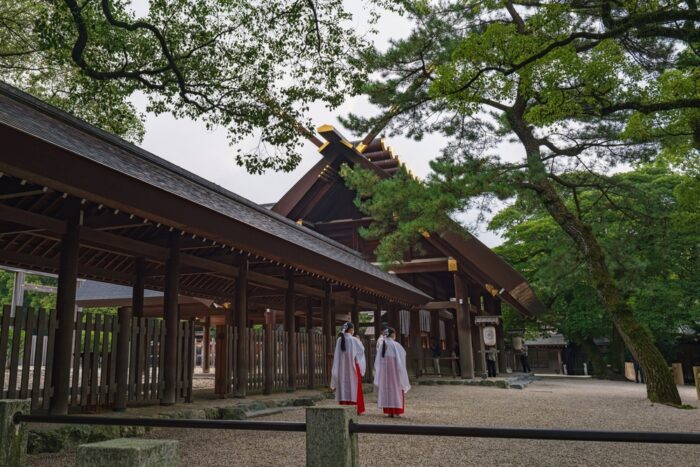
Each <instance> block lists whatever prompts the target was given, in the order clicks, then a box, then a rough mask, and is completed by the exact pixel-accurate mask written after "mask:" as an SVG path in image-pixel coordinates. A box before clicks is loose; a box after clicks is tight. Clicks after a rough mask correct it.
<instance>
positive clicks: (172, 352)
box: [160, 232, 180, 405]
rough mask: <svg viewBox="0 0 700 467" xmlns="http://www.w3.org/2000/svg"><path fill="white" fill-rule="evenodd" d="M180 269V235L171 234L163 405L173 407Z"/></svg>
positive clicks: (164, 297)
mask: <svg viewBox="0 0 700 467" xmlns="http://www.w3.org/2000/svg"><path fill="white" fill-rule="evenodd" d="M179 269H180V234H179V233H177V232H171V233H170V237H169V238H168V259H167V260H166V262H165V291H164V296H163V314H164V315H165V348H164V349H163V359H164V362H165V365H164V367H163V368H164V369H163V393H162V396H161V399H160V404H161V405H172V404H174V403H175V401H176V390H177V328H178V327H179V325H180V310H179V307H178V295H179V292H180V290H179V289H180V287H179Z"/></svg>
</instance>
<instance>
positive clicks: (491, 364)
mask: <svg viewBox="0 0 700 467" xmlns="http://www.w3.org/2000/svg"><path fill="white" fill-rule="evenodd" d="M497 355H498V351H497V350H496V348H495V347H493V346H491V347H489V349H488V350H487V351H486V372H487V374H488V376H489V378H495V377H496V357H497Z"/></svg>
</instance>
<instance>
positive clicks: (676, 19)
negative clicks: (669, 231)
mask: <svg viewBox="0 0 700 467" xmlns="http://www.w3.org/2000/svg"><path fill="white" fill-rule="evenodd" d="M401 3H402V4H403V5H404V6H405V8H406V12H407V14H408V15H409V16H410V17H411V18H412V19H413V20H414V29H413V30H412V32H411V34H410V35H409V36H408V37H407V38H406V39H402V40H398V41H396V42H394V43H393V44H392V47H391V48H390V49H389V50H388V51H386V52H380V51H377V50H374V51H372V52H371V53H370V54H368V56H367V58H366V61H367V62H368V63H370V64H371V66H372V67H373V69H374V71H375V72H376V73H375V75H374V76H378V78H377V79H376V80H374V81H372V82H370V83H367V84H366V85H365V86H364V87H363V91H364V92H365V93H366V94H367V95H368V96H369V97H370V100H371V101H372V102H373V103H374V104H376V105H378V106H379V107H381V108H382V112H381V113H380V114H379V115H377V116H376V117H372V118H362V117H359V116H356V115H350V116H348V117H347V118H346V119H344V122H345V123H346V125H348V126H350V127H351V128H353V129H354V130H356V131H357V132H358V133H361V134H366V136H365V140H364V141H368V140H371V139H372V138H374V137H375V136H376V135H377V134H378V133H379V132H380V131H382V129H384V128H387V129H388V130H389V131H390V132H401V133H405V134H408V135H410V136H413V137H415V138H420V137H422V136H423V135H424V134H425V133H426V132H439V133H442V134H443V135H444V136H445V137H446V147H445V150H444V152H443V154H442V155H441V156H440V157H439V158H437V159H436V160H435V161H433V164H432V168H433V174H432V175H431V177H430V178H429V179H428V180H427V184H426V186H425V188H426V190H425V194H424V198H428V199H439V200H440V203H442V202H443V201H447V208H448V209H447V213H448V214H450V213H451V214H454V213H455V212H457V211H459V210H461V209H464V208H465V207H470V206H474V205H475V204H476V203H479V204H481V203H483V200H484V199H496V198H497V199H501V200H509V199H513V198H525V197H526V198H528V199H531V200H532V201H533V202H536V203H537V204H538V205H539V206H540V208H541V209H543V210H544V212H546V213H547V214H548V215H549V216H550V218H551V219H552V221H553V222H554V224H555V225H556V226H557V227H558V228H559V229H560V231H561V232H562V233H563V234H564V235H566V236H567V237H568V238H569V240H570V241H571V242H573V245H574V246H575V248H576V251H577V252H578V254H579V257H580V259H581V260H582V261H583V264H584V265H585V268H586V270H587V272H588V275H589V279H590V281H589V282H590V284H591V286H592V287H593V290H595V291H596V293H597V295H598V298H599V301H600V303H601V306H602V307H603V309H605V311H606V313H607V315H608V316H609V318H610V319H611V320H612V321H613V323H614V324H615V326H616V328H617V330H618V331H619V333H620V335H621V336H622V338H623V339H624V341H625V344H626V345H627V347H628V348H629V350H630V351H631V352H632V354H633V355H634V356H635V357H636V358H637V360H638V361H639V362H640V364H641V365H642V367H643V369H644V370H645V373H646V374H647V376H648V378H647V389H648V394H649V397H650V399H651V400H654V401H661V402H669V403H672V404H679V403H680V398H679V396H678V392H677V390H676V388H675V385H674V384H673V381H672V379H671V376H670V374H668V371H667V367H666V362H664V360H663V358H662V355H661V354H660V353H659V351H658V349H657V348H656V347H655V346H654V344H653V340H652V338H651V336H650V334H649V332H648V330H647V329H645V328H644V327H643V326H641V325H640V324H639V322H638V321H637V319H636V318H635V315H634V313H633V312H632V308H631V307H630V304H629V303H628V302H627V300H626V299H625V292H624V286H623V285H622V284H620V282H619V278H618V277H616V276H615V274H614V271H612V270H611V269H610V267H609V261H610V258H609V257H608V256H607V255H606V252H605V250H604V248H603V245H602V244H601V241H600V238H599V233H598V232H596V231H595V230H594V229H593V228H592V226H591V224H590V220H589V219H587V218H584V217H583V216H582V213H581V212H580V211H579V210H577V206H578V205H579V203H580V199H579V198H580V196H579V195H580V194H581V192H583V191H590V190H593V191H596V192H598V193H599V196H602V197H604V198H606V200H607V198H609V197H610V195H609V192H610V190H611V189H612V188H613V187H614V185H615V181H614V179H613V178H612V177H610V175H609V173H608V170H609V168H610V167H613V166H617V165H620V164H640V163H645V162H648V161H652V160H659V161H660V160H662V159H663V160H666V161H671V162H673V163H674V164H676V165H677V166H678V167H687V166H691V165H692V164H693V161H694V160H695V159H696V158H697V156H698V149H699V148H700V138H698V135H699V134H700V133H699V131H698V130H700V124H699V123H698V122H700V118H699V117H700V115H699V114H698V108H699V107H700V88H698V86H697V83H698V82H699V80H698V76H699V75H700V71H699V69H698V63H699V61H698V55H697V52H696V51H697V50H698V49H697V45H698V41H699V40H700V29H698V26H699V25H700V12H698V9H697V5H696V3H695V2H694V1H692V2H685V1H678V2H674V1H672V2H662V3H658V2H654V3H643V4H640V3H630V2H626V3H625V2H623V3H619V2H618V3H610V2H607V1H605V0H603V1H598V0H594V1H585V0H584V1H570V2H537V1H530V0H523V1H510V0H506V1H498V2H486V3H484V2H480V1H479V2H477V1H442V2H425V1H406V2H401ZM509 143H511V144H512V143H515V144H517V145H518V152H517V154H509V157H508V158H506V157H504V156H503V154H502V149H503V148H505V147H507V146H506V144H509ZM357 181H359V182H362V180H361V179H360V178H359V177H358V176H351V177H350V178H349V182H350V185H351V186H353V187H355V188H359V185H358V184H357V183H356V182H357ZM391 183H395V184H397V185H400V183H396V182H391ZM416 184H417V182H412V181H411V180H408V179H405V182H404V183H403V185H404V187H405V190H406V192H407V193H411V194H412V193H414V192H415V190H416V188H415V186H416ZM372 189H373V190H374V191H375V192H381V191H382V188H380V187H374V188H372ZM365 195H366V193H365ZM391 196H393V197H394V198H397V197H398V198H400V197H401V195H400V194H397V193H393V194H392V195H391ZM569 198H571V199H573V200H574V202H573V204H572V203H569V202H568V199H569ZM608 201H609V200H608ZM365 204H367V205H368V206H369V207H367V206H366V207H365V209H367V210H372V209H373V208H372V206H375V207H376V206H381V205H383V204H385V203H384V202H383V201H382V198H381V197H378V198H373V199H372V200H371V201H367V200H365ZM401 214H402V212H400V211H397V212H393V213H392V214H391V217H390V218H387V219H389V220H388V221H385V222H390V223H393V224H394V225H395V226H396V227H397V228H396V229H395V230H394V231H395V232H397V234H396V235H387V236H385V237H384V241H385V242H397V241H407V238H408V237H409V235H412V236H413V238H414V241H415V239H416V238H417V236H418V235H419V231H420V229H421V226H420V225H416V218H415V217H406V218H401ZM422 214H423V216H424V217H427V218H430V217H431V216H430V212H429V211H426V212H423V213H422ZM432 217H433V218H435V220H433V221H432V222H433V225H436V224H443V225H449V222H448V221H447V220H445V218H444V217H445V214H444V212H443V213H438V215H437V216H432ZM375 233H376V232H375ZM396 250H397V249H396V248H389V247H383V251H396Z"/></svg>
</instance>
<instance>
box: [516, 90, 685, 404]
mask: <svg viewBox="0 0 700 467" xmlns="http://www.w3.org/2000/svg"><path fill="white" fill-rule="evenodd" d="M524 106H525V104H524V102H523V101H522V100H521V99H518V100H517V101H516V104H515V105H514V107H513V111H511V112H508V115H507V116H508V119H509V121H510V123H511V126H512V128H513V131H515V133H516V134H517V135H518V137H519V138H520V140H521V142H522V143H523V145H524V146H525V151H526V156H527V171H528V178H529V180H528V183H529V185H528V186H529V187H530V188H531V189H533V190H534V191H535V193H536V194H537V197H538V198H539V199H540V201H541V202H542V204H543V205H544V207H545V209H547V211H548V212H549V214H550V215H551V216H552V218H553V219H554V221H555V222H556V223H557V224H558V225H559V226H560V227H561V228H562V230H563V231H564V232H566V234H567V235H568V236H569V237H571V239H572V240H573V241H574V244H575V245H576V248H577V250H578V252H579V253H580V254H581V256H582V257H583V258H584V259H585V261H586V264H587V266H588V268H589V270H590V273H591V277H592V279H593V285H594V286H595V288H596V290H597V291H598V295H599V297H600V301H601V303H602V305H603V307H604V308H605V309H606V311H607V312H608V314H609V315H610V318H611V319H612V322H613V324H614V325H615V328H616V329H617V330H618V332H619V333H620V336H621V337H622V339H623V340H624V342H625V345H626V346H627V348H628V349H629V350H630V352H631V353H632V356H634V358H636V359H637V361H638V362H639V364H640V366H641V367H642V370H643V371H644V375H645V377H646V385H647V397H648V398H649V400H650V401H652V402H660V403H664V404H672V405H680V404H681V398H680V396H679V394H678V388H676V384H675V383H674V381H673V378H672V376H671V372H670V371H669V369H668V363H667V362H666V361H665V359H664V357H663V355H661V352H660V351H659V349H657V348H656V345H654V341H653V340H652V338H651V335H650V334H649V333H648V332H647V331H646V330H645V329H644V328H642V326H641V325H640V324H639V323H638V322H637V319H636V318H635V317H634V315H633V313H632V309H631V308H630V307H629V305H628V304H627V303H626V302H625V301H624V299H623V298H622V294H621V293H620V291H619V289H618V287H617V285H616V284H615V281H614V280H613V278H612V276H611V275H610V271H609V270H608V266H607V262H606V260H605V254H604V252H603V249H602V248H601V246H600V244H599V243H598V240H597V239H596V238H595V236H594V235H593V231H592V230H591V228H590V226H588V225H586V224H585V223H584V222H583V221H582V220H581V219H579V218H578V217H576V216H575V215H574V214H573V213H572V212H571V211H570V210H569V208H568V207H567V206H566V204H565V203H564V200H563V199H562V198H561V196H560V195H559V192H558V191H557V190H556V189H555V187H554V185H553V184H552V182H551V181H550V179H549V178H548V176H547V170H546V167H545V165H544V163H543V162H542V158H541V154H540V150H539V144H540V143H539V142H538V141H537V139H536V138H535V137H534V136H533V134H532V130H531V128H529V127H528V126H527V122H525V121H524V119H523V118H522V115H523V112H524V108H525V107H524Z"/></svg>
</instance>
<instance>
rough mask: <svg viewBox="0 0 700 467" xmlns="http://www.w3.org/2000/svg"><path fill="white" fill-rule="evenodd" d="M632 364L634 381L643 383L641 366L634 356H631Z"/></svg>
mask: <svg viewBox="0 0 700 467" xmlns="http://www.w3.org/2000/svg"><path fill="white" fill-rule="evenodd" d="M632 365H633V366H634V382H635V383H643V382H644V373H643V372H642V367H641V366H640V365H639V362H638V361H637V359H636V358H634V357H632Z"/></svg>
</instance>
